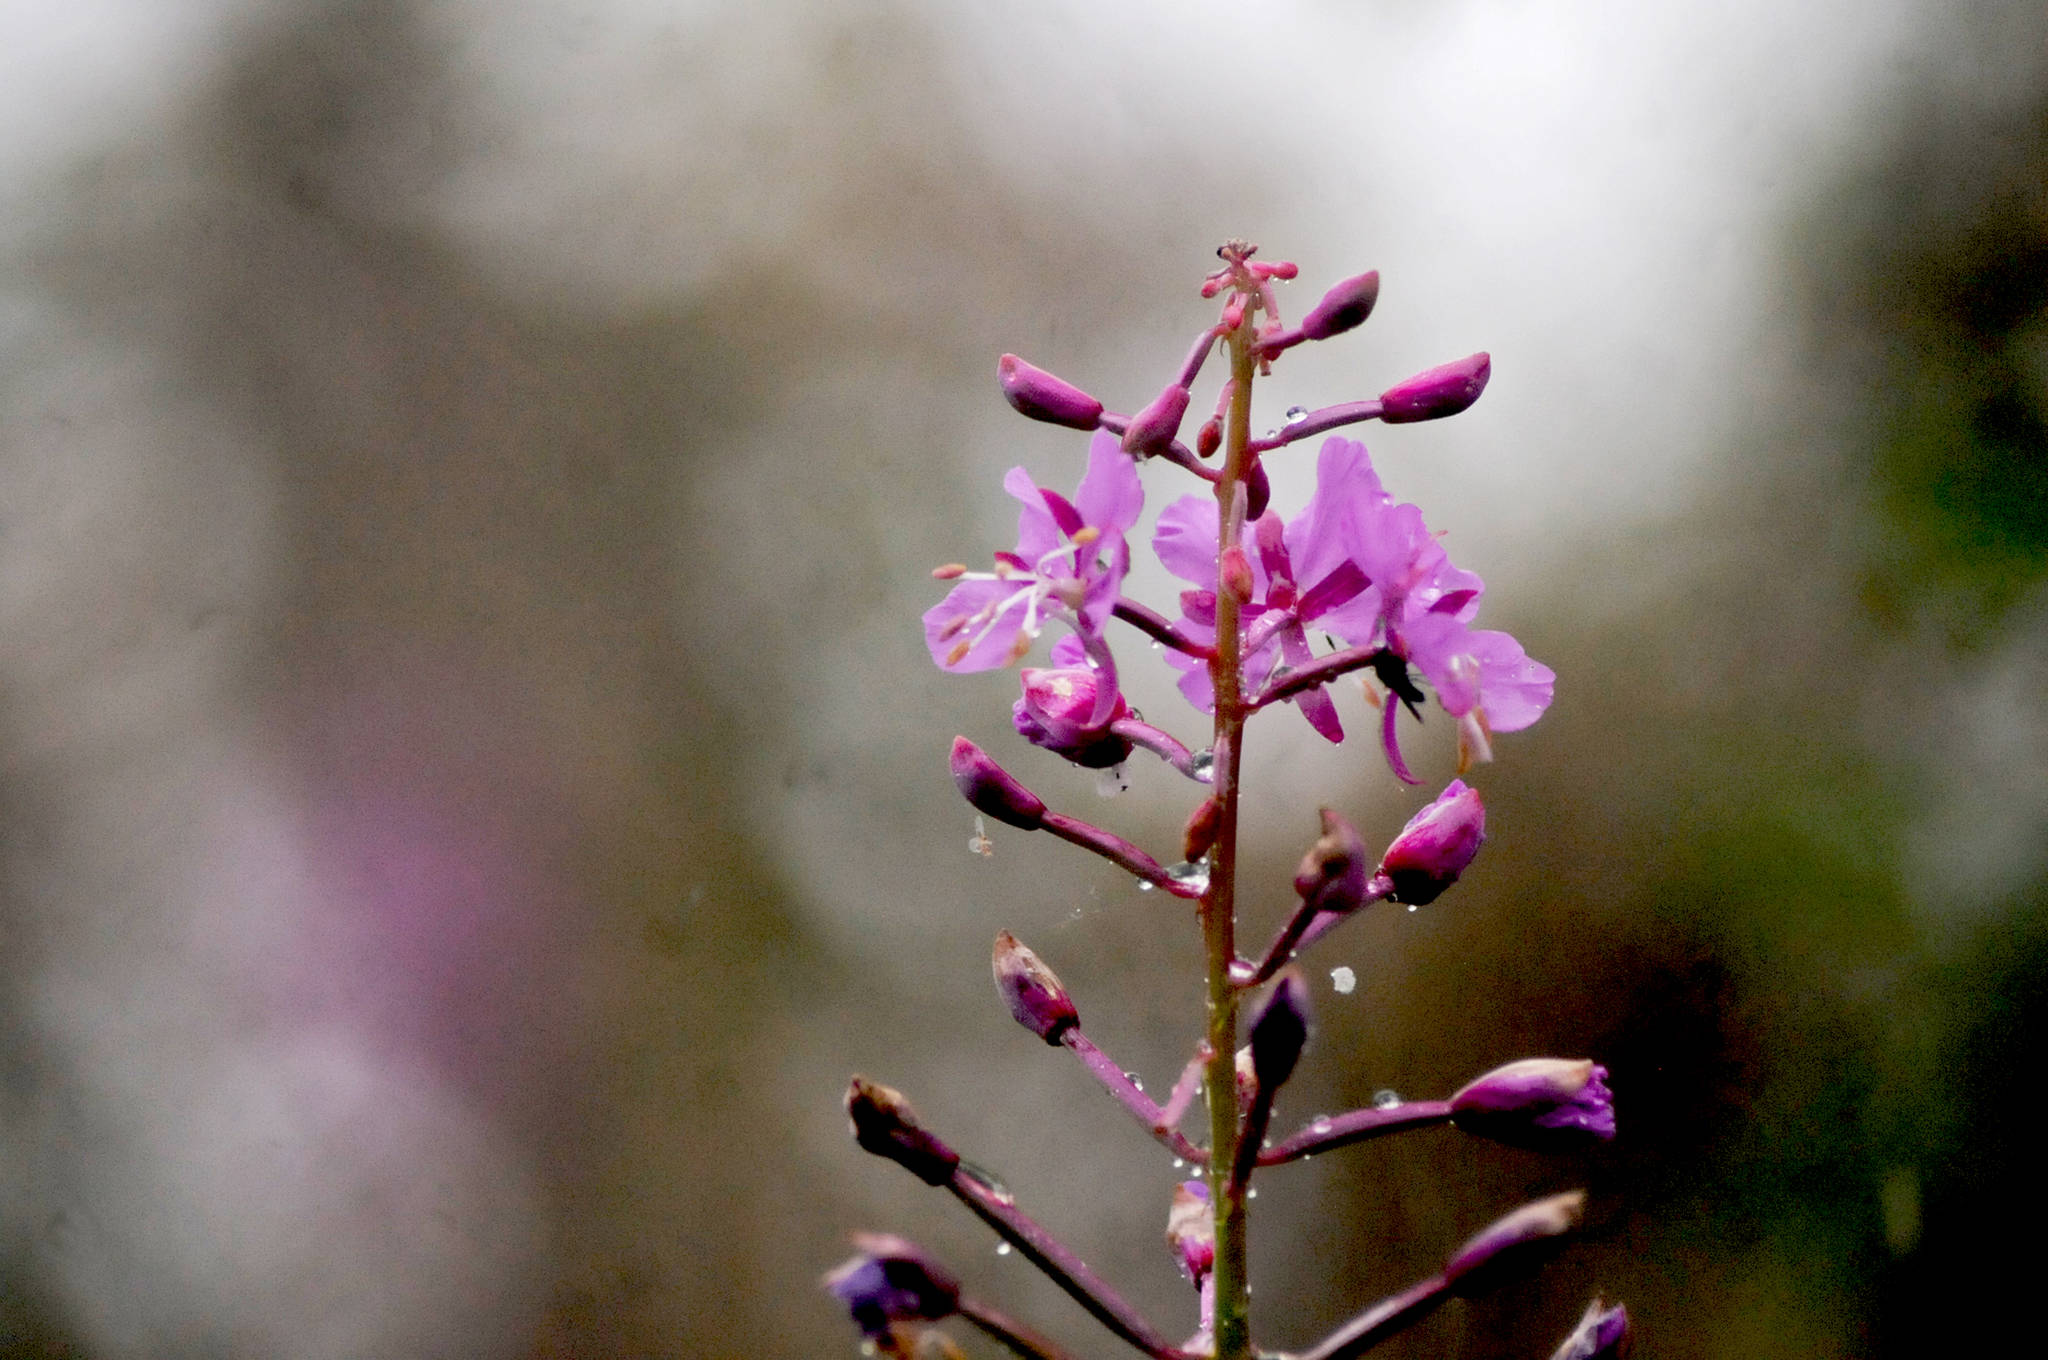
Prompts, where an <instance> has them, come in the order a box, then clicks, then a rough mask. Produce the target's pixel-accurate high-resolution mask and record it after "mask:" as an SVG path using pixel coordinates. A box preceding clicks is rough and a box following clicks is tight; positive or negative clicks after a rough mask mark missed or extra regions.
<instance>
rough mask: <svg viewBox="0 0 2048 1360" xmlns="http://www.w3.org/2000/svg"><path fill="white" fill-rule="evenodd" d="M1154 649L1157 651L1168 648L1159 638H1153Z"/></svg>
mask: <svg viewBox="0 0 2048 1360" xmlns="http://www.w3.org/2000/svg"><path fill="white" fill-rule="evenodd" d="M1152 650H1153V651H1155V652H1163V651H1165V650H1166V644H1165V643H1163V642H1161V641H1160V640H1159V639H1158V638H1154V639H1152Z"/></svg>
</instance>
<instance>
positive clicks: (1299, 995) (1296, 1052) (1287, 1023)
mask: <svg viewBox="0 0 2048 1360" xmlns="http://www.w3.org/2000/svg"><path fill="white" fill-rule="evenodd" d="M1307 1042H1308V983H1306V982H1304V981H1303V980H1302V976H1301V972H1300V970H1298V969H1294V968H1290V969H1288V970H1287V971H1286V972H1284V973H1282V974H1281V975H1280V980H1279V981H1278V982H1276V983H1274V984H1273V990H1272V991H1270V992H1268V993H1266V1000H1265V1002H1264V1004H1262V1005H1261V1006H1260V1007H1259V1013H1258V1014H1257V1015H1255V1016H1253V1017H1252V1044H1251V1048H1252V1073H1253V1075H1255V1076H1256V1077H1257V1078H1258V1079H1259V1089H1260V1090H1261V1091H1262V1092H1268V1093H1270V1092H1273V1091H1277V1090H1279V1089H1280V1086H1281V1084H1282V1083H1284V1082H1285V1081H1286V1080H1287V1079H1288V1078H1289V1077H1291V1076H1293V1075H1294V1064H1295V1063H1296V1062H1298V1061H1299V1060H1300V1058H1301V1049H1302V1045H1304V1044H1306V1043H1307Z"/></svg>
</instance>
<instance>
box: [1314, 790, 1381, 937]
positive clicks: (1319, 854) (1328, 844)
mask: <svg viewBox="0 0 2048 1360" xmlns="http://www.w3.org/2000/svg"><path fill="white" fill-rule="evenodd" d="M1322 817H1323V834H1322V835H1320V836H1318V837H1317V838H1316V842H1315V844H1314V845H1311V846H1310V847H1309V848H1308V853H1307V854H1305V855H1303V856H1302V857H1301V867H1300V868H1298V869H1296V870H1295V871H1294V890H1295V891H1296V892H1298V893H1300V894H1301V899H1302V901H1304V902H1306V903H1308V904H1309V905H1310V906H1312V907H1313V908H1315V910H1317V911H1339V912H1353V911H1357V910H1358V909H1359V908H1360V907H1362V906H1364V905H1366V903H1368V902H1372V901H1377V900H1378V899H1377V898H1376V897H1375V896H1374V895H1373V894H1372V893H1371V892H1370V891H1369V890H1368V887H1367V885H1368V884H1369V883H1370V881H1371V878H1372V875H1371V874H1370V872H1368V870H1367V869H1366V858H1365V856H1366V850H1365V841H1364V840H1363V839H1362V838H1360V836H1359V834H1358V832H1357V830H1356V829H1355V828H1354V827H1353V826H1352V825H1351V823H1349V822H1347V821H1345V820H1344V819H1343V818H1342V817H1339V816H1338V815H1337V814H1336V813H1335V812H1333V811H1331V810H1330V809H1329V808H1324V809H1322Z"/></svg>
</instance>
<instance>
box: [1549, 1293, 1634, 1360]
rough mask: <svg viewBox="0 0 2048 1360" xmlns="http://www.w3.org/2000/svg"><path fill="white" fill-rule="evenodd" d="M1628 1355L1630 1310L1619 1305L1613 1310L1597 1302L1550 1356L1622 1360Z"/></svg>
mask: <svg viewBox="0 0 2048 1360" xmlns="http://www.w3.org/2000/svg"><path fill="white" fill-rule="evenodd" d="M1627 1354H1628V1309H1626V1308H1624V1307H1622V1306H1621V1305H1620V1304H1618V1303H1617V1304H1615V1305H1614V1306H1613V1307H1612V1308H1609V1307H1608V1306H1607V1305H1605V1304H1603V1303H1601V1302H1600V1300H1598V1299H1594V1300H1593V1301H1592V1302H1591V1303H1590V1304H1588V1305H1586V1315H1585V1316H1584V1317H1582V1318H1580V1319H1579V1325H1578V1326H1577V1327H1574V1328H1573V1329H1572V1334H1571V1335H1570V1336H1568V1337H1566V1338H1565V1339H1564V1344H1563V1345H1561V1346H1559V1347H1558V1348H1557V1349H1556V1350H1554V1351H1552V1352H1551V1353H1550V1360H1620V1357H1621V1356H1624V1355H1627Z"/></svg>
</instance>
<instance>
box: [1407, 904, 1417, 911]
mask: <svg viewBox="0 0 2048 1360" xmlns="http://www.w3.org/2000/svg"><path fill="white" fill-rule="evenodd" d="M1415 909H1416V908H1415V904H1414V903H1412V902H1411V903H1409V905H1408V910H1410V911H1414V910H1415Z"/></svg>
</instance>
